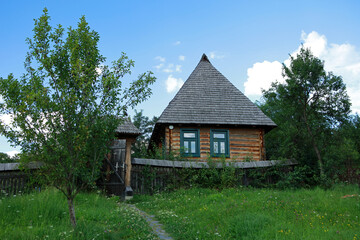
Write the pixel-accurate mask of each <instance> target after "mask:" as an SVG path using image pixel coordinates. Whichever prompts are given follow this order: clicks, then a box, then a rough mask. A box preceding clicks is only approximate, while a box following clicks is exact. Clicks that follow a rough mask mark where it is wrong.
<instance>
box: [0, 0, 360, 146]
mask: <svg viewBox="0 0 360 240" xmlns="http://www.w3.org/2000/svg"><path fill="white" fill-rule="evenodd" d="M44 7H47V8H48V10H49V15H50V16H51V23H52V25H56V24H62V25H63V26H65V27H68V26H76V24H77V22H78V19H79V18H80V17H81V16H82V15H85V16H86V19H87V21H88V22H89V24H90V26H91V28H92V29H94V30H95V31H97V32H99V34H100V43H99V48H100V50H101V53H102V54H103V55H104V56H105V57H107V60H108V62H109V63H110V62H111V61H114V60H116V59H117V58H118V57H119V56H120V54H121V52H126V53H127V54H128V56H129V57H130V58H131V59H133V60H135V68H134V71H133V75H132V76H131V77H127V78H126V79H125V80H127V81H128V80H131V79H134V78H135V76H137V75H138V74H140V73H142V72H145V71H148V70H151V71H152V72H154V74H155V76H156V77H157V82H156V83H155V84H154V86H153V95H152V97H151V98H150V99H149V100H148V101H147V102H145V103H143V104H141V105H140V106H138V107H137V109H139V110H140V109H144V113H145V115H147V116H149V117H152V116H154V115H156V116H158V115H160V114H161V112H162V111H163V110H164V108H165V107H166V106H167V104H168V103H169V101H170V100H171V99H172V98H173V97H174V95H175V94H176V92H177V90H178V89H179V87H180V86H181V84H182V83H183V82H184V81H185V80H186V79H187V77H188V76H189V75H190V73H191V72H192V70H193V69H194V68H195V66H196V65H197V63H198V61H199V60H200V57H201V55H202V54H203V53H205V54H207V55H208V57H209V58H210V61H211V62H212V64H213V65H214V66H215V67H216V68H217V69H218V70H219V71H220V72H221V73H222V74H223V75H224V76H225V77H227V78H228V79H229V80H230V81H231V82H232V83H233V84H234V85H235V86H236V87H237V88H239V89H240V90H241V91H242V92H244V93H245V95H247V96H248V97H249V98H250V99H251V100H257V99H259V98H260V96H261V95H260V89H261V88H267V87H268V86H269V84H270V82H272V81H275V80H279V81H281V80H282V79H281V78H282V77H281V63H283V62H285V63H286V62H287V61H288V57H289V54H294V53H296V51H297V50H298V48H299V46H300V44H301V43H303V44H304V45H305V46H307V47H310V48H311V49H312V50H313V52H314V54H315V55H316V56H318V57H320V58H322V59H324V60H325V68H326V69H327V70H328V71H333V72H334V73H335V74H337V75H342V76H343V79H344V82H345V83H346V84H347V87H348V92H349V95H350V97H351V100H352V102H353V108H352V109H353V112H358V113H360V97H359V96H358V95H360V94H358V93H360V31H359V29H360V14H359V13H360V2H359V1H346V0H343V1H331V0H327V1H314V0H312V1H256V0H255V1H210V0H208V1H90V0H87V1H67V0H62V1H60V0H57V1H56V0H51V1H50V0H49V1H36V0H32V1H3V2H2V3H1V7H0V13H1V14H0V32H1V38H0V53H1V58H0V77H6V76H7V75H8V74H9V73H13V74H14V75H15V76H17V77H19V76H21V74H22V73H24V68H23V66H24V65H23V63H24V59H25V54H26V52H27V45H26V43H25V39H26V37H30V36H31V35H32V28H33V19H34V18H38V17H39V16H40V15H41V14H42V10H43V8H44ZM18 150H19V149H18ZM10 151H13V148H11V147H10V145H9V144H8V143H7V141H6V139H5V138H4V137H0V152H10Z"/></svg>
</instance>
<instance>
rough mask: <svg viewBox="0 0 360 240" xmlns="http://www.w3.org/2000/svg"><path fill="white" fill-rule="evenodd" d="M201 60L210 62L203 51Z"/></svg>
mask: <svg viewBox="0 0 360 240" xmlns="http://www.w3.org/2000/svg"><path fill="white" fill-rule="evenodd" d="M202 61H206V62H210V61H209V58H208V57H207V56H206V54H205V53H203V55H202V56H201V59H200V62H202Z"/></svg>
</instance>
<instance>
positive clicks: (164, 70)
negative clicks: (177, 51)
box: [163, 63, 174, 73]
mask: <svg viewBox="0 0 360 240" xmlns="http://www.w3.org/2000/svg"><path fill="white" fill-rule="evenodd" d="M173 68H174V64H172V63H170V64H168V66H167V67H166V68H164V69H163V72H166V73H172V72H173V71H174V69H173Z"/></svg>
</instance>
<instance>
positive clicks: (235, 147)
mask: <svg viewBox="0 0 360 240" xmlns="http://www.w3.org/2000/svg"><path fill="white" fill-rule="evenodd" d="M180 129H199V130H200V157H189V159H192V160H199V161H205V160H206V159H207V158H208V156H209V154H210V130H211V129H213V130H215V129H216V130H220V129H221V130H229V154H230V156H229V158H227V159H228V160H232V161H260V160H265V143H264V129H261V128H240V127H238V128H234V127H232V128H219V127H216V126H214V127H203V126H201V127H200V126H199V127H180V126H174V129H172V130H170V129H169V128H168V127H166V128H165V137H164V139H165V145H166V150H167V152H169V151H172V152H179V151H180Z"/></svg>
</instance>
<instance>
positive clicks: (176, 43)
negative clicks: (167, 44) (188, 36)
mask: <svg viewBox="0 0 360 240" xmlns="http://www.w3.org/2000/svg"><path fill="white" fill-rule="evenodd" d="M173 44H174V45H175V46H178V45H180V44H181V42H180V41H176V42H174V43H173Z"/></svg>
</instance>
